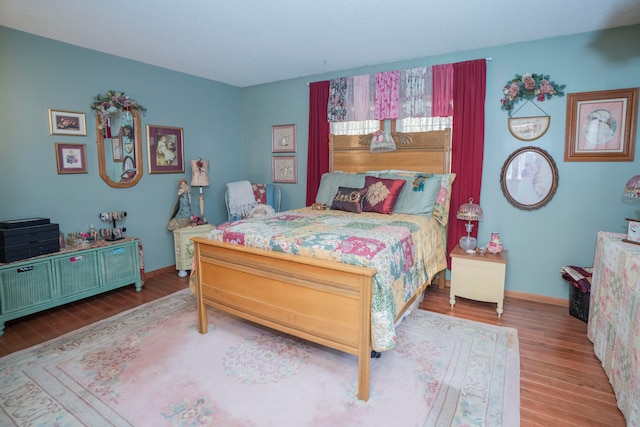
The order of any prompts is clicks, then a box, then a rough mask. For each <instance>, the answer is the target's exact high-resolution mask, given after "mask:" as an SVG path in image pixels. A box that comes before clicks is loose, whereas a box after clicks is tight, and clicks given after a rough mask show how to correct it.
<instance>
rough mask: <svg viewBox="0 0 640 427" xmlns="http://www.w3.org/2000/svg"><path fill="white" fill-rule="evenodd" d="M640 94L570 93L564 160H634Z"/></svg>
mask: <svg viewBox="0 0 640 427" xmlns="http://www.w3.org/2000/svg"><path fill="white" fill-rule="evenodd" d="M639 91H640V89H638V88H630V89H617V90H603V91H599V92H582V93H570V94H568V95H567V128H566V135H565V151H564V161H565V162H631V161H633V155H634V150H635V140H636V121H637V116H638V93H639Z"/></svg>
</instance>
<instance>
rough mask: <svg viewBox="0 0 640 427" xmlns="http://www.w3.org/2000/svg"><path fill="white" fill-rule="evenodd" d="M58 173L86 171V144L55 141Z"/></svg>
mask: <svg viewBox="0 0 640 427" xmlns="http://www.w3.org/2000/svg"><path fill="white" fill-rule="evenodd" d="M56 164H57V165H58V174H59V175H60V174H65V173H87V146H86V145H85V144H62V143H59V142H56Z"/></svg>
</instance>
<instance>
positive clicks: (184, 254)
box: [173, 224, 214, 277]
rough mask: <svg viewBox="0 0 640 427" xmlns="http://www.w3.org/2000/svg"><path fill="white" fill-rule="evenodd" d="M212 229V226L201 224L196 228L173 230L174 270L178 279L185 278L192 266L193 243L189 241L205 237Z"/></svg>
mask: <svg viewBox="0 0 640 427" xmlns="http://www.w3.org/2000/svg"><path fill="white" fill-rule="evenodd" d="M213 228H214V226H213V225H212V224H203V225H198V226H196V227H184V228H179V229H177V230H173V243H174V247H175V251H176V270H179V271H178V276H179V277H186V276H187V270H191V266H192V264H193V242H192V241H191V240H190V239H191V238H192V237H196V236H201V237H202V236H206V235H207V234H209V231H211V230H212V229H213Z"/></svg>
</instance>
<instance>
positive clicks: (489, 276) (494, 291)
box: [449, 245, 507, 317]
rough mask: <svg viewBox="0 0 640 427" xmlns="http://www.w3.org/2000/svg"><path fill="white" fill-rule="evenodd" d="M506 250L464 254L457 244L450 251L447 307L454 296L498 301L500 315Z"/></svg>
mask: <svg viewBox="0 0 640 427" xmlns="http://www.w3.org/2000/svg"><path fill="white" fill-rule="evenodd" d="M506 268H507V251H502V252H500V253H499V254H490V253H486V254H485V255H480V254H477V253H473V254H468V253H466V252H465V251H464V249H462V248H460V246H459V245H458V246H456V247H455V249H454V250H453V251H452V252H451V292H450V295H449V302H450V303H451V308H452V309H453V306H454V305H455V303H456V296H459V297H462V298H469V299H472V300H476V301H484V302H495V303H497V304H498V309H497V310H496V311H497V312H498V317H500V316H501V315H502V312H503V309H502V304H503V301H504V277H505V271H506Z"/></svg>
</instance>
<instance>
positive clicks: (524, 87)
mask: <svg viewBox="0 0 640 427" xmlns="http://www.w3.org/2000/svg"><path fill="white" fill-rule="evenodd" d="M565 87H566V85H563V84H557V83H556V82H554V81H551V80H550V77H549V76H548V75H545V74H536V73H524V74H522V75H520V74H516V75H515V77H514V78H513V79H511V80H509V81H508V82H507V84H506V85H505V86H504V89H503V90H502V93H503V98H502V100H501V104H502V107H501V108H502V109H503V110H505V111H507V113H509V117H511V116H512V115H513V114H514V107H515V105H516V104H517V103H519V102H520V101H531V102H533V101H538V102H543V101H544V100H545V99H551V98H553V97H554V96H564V92H563V91H564V88H565ZM517 111H518V110H515V112H517Z"/></svg>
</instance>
